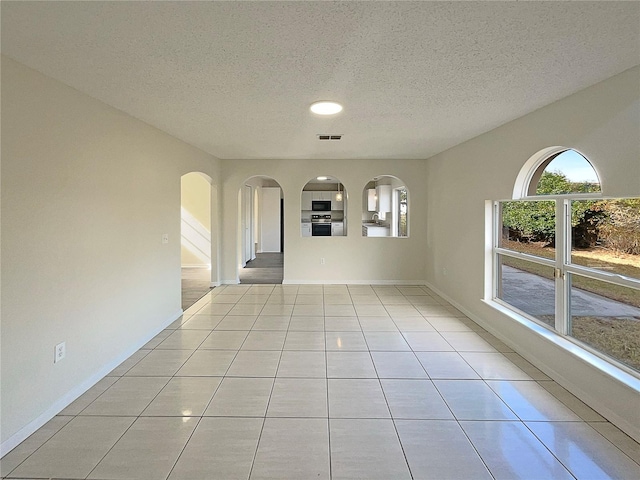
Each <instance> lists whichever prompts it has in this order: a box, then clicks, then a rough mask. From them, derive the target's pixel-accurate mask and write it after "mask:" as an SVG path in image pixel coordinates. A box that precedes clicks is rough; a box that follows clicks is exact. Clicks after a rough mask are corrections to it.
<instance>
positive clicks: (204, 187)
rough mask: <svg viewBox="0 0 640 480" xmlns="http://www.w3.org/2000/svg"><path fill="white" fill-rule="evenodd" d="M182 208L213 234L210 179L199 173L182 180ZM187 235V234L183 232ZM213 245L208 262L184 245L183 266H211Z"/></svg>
mask: <svg viewBox="0 0 640 480" xmlns="http://www.w3.org/2000/svg"><path fill="white" fill-rule="evenodd" d="M180 185H181V190H180V199H181V206H182V208H183V209H185V210H186V211H187V212H189V214H190V215H191V216H192V217H193V218H194V219H195V220H196V221H197V222H198V223H200V225H201V226H202V227H203V228H204V229H205V230H207V231H209V233H211V183H209V180H208V178H205V176H204V175H202V174H201V173H197V172H192V173H188V174H186V175H184V176H183V177H182V178H181V180H180ZM182 235H183V236H184V235H185V232H184V231H183V232H182ZM210 251H211V245H210V242H209V245H208V256H209V259H208V260H206V259H204V258H202V255H195V254H194V253H193V251H192V249H190V248H189V247H187V246H185V245H184V242H183V245H182V249H181V259H182V266H190V267H192V266H200V267H205V266H209V264H210V262H211V253H210Z"/></svg>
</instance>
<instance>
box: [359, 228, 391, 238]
mask: <svg viewBox="0 0 640 480" xmlns="http://www.w3.org/2000/svg"><path fill="white" fill-rule="evenodd" d="M389 232H390V228H389V227H384V226H382V225H363V226H362V236H363V237H388V236H389Z"/></svg>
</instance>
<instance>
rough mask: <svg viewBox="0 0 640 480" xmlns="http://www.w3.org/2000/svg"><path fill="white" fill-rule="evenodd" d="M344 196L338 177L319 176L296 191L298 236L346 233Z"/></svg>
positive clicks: (329, 235)
mask: <svg viewBox="0 0 640 480" xmlns="http://www.w3.org/2000/svg"><path fill="white" fill-rule="evenodd" d="M347 199H348V193H347V189H346V188H345V187H344V184H343V183H342V181H341V180H340V179H339V178H337V177H334V176H330V175H321V176H318V177H314V178H312V179H311V180H309V181H308V182H307V183H306V184H305V185H304V187H302V192H301V193H300V219H301V232H300V234H301V236H303V237H319V236H322V237H344V236H346V235H347V218H346V216H345V214H344V212H345V211H346V209H347Z"/></svg>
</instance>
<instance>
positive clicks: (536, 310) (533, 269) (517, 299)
mask: <svg viewBox="0 0 640 480" xmlns="http://www.w3.org/2000/svg"><path fill="white" fill-rule="evenodd" d="M553 270H554V269H553V268H552V267H547V266H546V265H540V264H537V263H534V262H528V261H526V260H520V259H519V258H511V257H507V256H504V255H498V274H499V275H500V278H499V281H498V298H500V299H501V300H503V301H505V302H506V303H508V304H510V305H513V306H514V307H515V308H517V309H518V310H521V311H523V312H524V313H527V314H529V315H531V316H532V317H535V318H537V319H538V320H540V321H542V322H543V323H546V324H547V325H549V326H550V327H552V328H555V298H556V297H555V281H554V277H553Z"/></svg>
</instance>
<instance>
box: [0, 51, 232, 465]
mask: <svg viewBox="0 0 640 480" xmlns="http://www.w3.org/2000/svg"><path fill="white" fill-rule="evenodd" d="M190 171H201V172H204V173H207V174H208V175H209V176H210V177H212V178H213V179H214V183H217V182H218V178H219V175H218V166H217V161H216V160H215V159H214V158H213V157H211V156H210V155H208V154H205V153H203V152H201V151H199V150H197V149H195V148H193V147H191V146H189V145H187V144H185V143H183V142H181V141H179V140H177V139H175V138H174V137H171V136H169V135H167V134H165V133H163V132H161V131H159V130H157V129H156V128H153V127H151V126H149V125H147V124H144V123H142V122H140V121H138V120H136V119H134V118H132V117H130V116H128V115H126V114H124V113H123V112H121V111H119V110H116V109H114V108H111V107H109V106H107V105H105V104H103V103H101V102H99V101H97V100H95V99H92V98H90V97H88V96H86V95H84V94H82V93H79V92H78V91H77V90H75V89H73V88H71V87H68V86H65V85H63V84H61V83H59V82H57V81H54V80H52V79H51V78H49V77H46V76H43V75H41V74H39V73H37V72H35V71H34V70H31V69H28V68H27V67H25V66H23V65H20V64H18V63H16V62H14V61H13V60H10V59H8V58H6V57H2V189H1V191H2V252H1V253H2V285H1V303H2V316H1V327H0V328H1V350H2V353H1V355H2V357H1V360H2V367H1V373H0V375H1V384H2V388H1V393H0V395H1V398H0V401H1V403H2V407H1V408H2V409H1V412H0V417H1V427H0V429H1V431H2V433H1V434H2V436H1V440H2V452H3V453H4V452H5V451H6V450H7V449H9V448H11V447H12V446H14V445H15V443H17V441H19V440H21V439H22V438H23V437H24V436H25V435H26V434H29V433H31V431H33V430H34V429H35V428H37V427H38V426H39V425H40V424H41V423H43V422H44V421H45V420H47V419H48V418H49V417H51V416H52V415H54V414H55V413H57V412H58V411H59V410H60V409H61V408H62V407H64V406H65V405H66V404H67V403H69V402H70V401H71V400H73V399H74V398H75V397H76V396H77V395H79V394H80V393H82V392H83V391H84V389H86V388H88V387H89V386H91V385H92V383H94V382H95V381H97V380H98V379H99V378H101V377H102V376H103V375H105V374H106V373H107V372H108V371H109V370H110V369H111V368H112V367H113V366H115V364H116V363H119V361H121V360H123V359H124V358H126V357H127V356H129V355H130V354H131V353H132V352H133V351H135V350H137V349H138V348H139V347H140V346H141V345H143V344H144V343H145V342H146V341H147V340H148V339H149V338H150V337H151V336H153V335H154V334H155V333H156V332H158V331H159V330H162V329H163V328H164V327H165V326H166V325H167V324H168V323H169V322H171V321H172V320H174V319H175V318H176V317H177V316H178V315H179V314H180V312H181V308H180V177H181V176H182V175H183V174H185V173H188V172H190ZM216 192H217V190H216ZM236 192H237V189H236ZM217 200H218V198H217V193H216V197H215V198H214V199H213V204H212V210H213V211H214V212H215V218H216V219H217V215H218V214H219V210H220V207H219V205H218V203H217ZM164 233H167V234H168V235H169V243H168V244H166V245H163V244H162V243H161V236H162V234H164ZM213 248H214V249H215V250H216V251H217V249H218V239H217V236H214V246H213ZM217 269H218V266H217V264H216V265H214V270H215V271H216V272H217ZM62 341H64V342H66V347H67V356H66V358H65V359H64V360H62V361H61V362H59V363H58V364H56V365H54V364H53V349H54V345H56V344H57V343H59V342H62Z"/></svg>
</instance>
